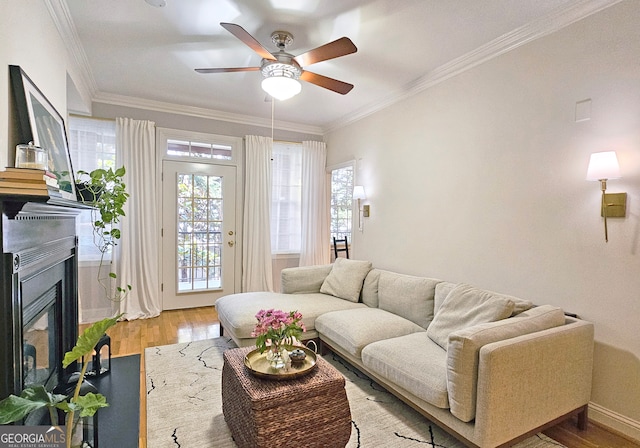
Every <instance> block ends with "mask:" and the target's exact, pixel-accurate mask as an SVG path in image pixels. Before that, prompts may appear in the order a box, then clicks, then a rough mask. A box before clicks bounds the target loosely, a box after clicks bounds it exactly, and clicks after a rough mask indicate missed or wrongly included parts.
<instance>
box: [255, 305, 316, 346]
mask: <svg viewBox="0 0 640 448" xmlns="http://www.w3.org/2000/svg"><path fill="white" fill-rule="evenodd" d="M256 319H257V320H258V323H257V324H256V327H255V329H254V330H253V331H252V332H251V337H254V338H257V339H256V347H257V348H258V349H259V350H260V353H264V352H265V350H267V347H269V346H271V347H272V348H273V349H274V350H277V348H278V347H279V346H280V345H281V344H283V343H284V342H285V340H288V343H291V341H292V338H300V335H301V334H302V333H303V332H304V331H306V328H305V326H304V322H302V314H301V313H299V312H298V311H290V312H288V313H285V312H284V311H281V310H274V309H271V310H260V311H258V314H256Z"/></svg>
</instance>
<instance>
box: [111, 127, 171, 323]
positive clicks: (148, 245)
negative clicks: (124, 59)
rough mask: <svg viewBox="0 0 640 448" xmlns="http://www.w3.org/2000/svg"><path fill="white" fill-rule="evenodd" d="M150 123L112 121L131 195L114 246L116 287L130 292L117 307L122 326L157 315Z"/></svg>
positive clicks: (152, 131) (155, 198)
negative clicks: (124, 321)
mask: <svg viewBox="0 0 640 448" xmlns="http://www.w3.org/2000/svg"><path fill="white" fill-rule="evenodd" d="M155 146H156V144H155V123H153V122H152V121H141V120H133V119H130V118H117V119H116V151H117V152H118V160H121V161H122V163H123V165H124V166H125V168H126V170H127V172H126V174H125V183H126V185H127V191H128V192H129V194H130V197H129V199H128V200H127V202H126V204H125V206H124V211H125V214H126V216H125V217H124V218H123V219H122V220H121V222H120V224H121V225H120V230H121V232H122V238H121V239H120V242H119V243H118V245H117V246H116V254H117V256H116V263H117V266H116V270H115V272H116V273H117V275H118V278H117V283H118V284H119V285H121V286H122V285H131V287H132V290H131V291H130V292H129V293H128V294H127V296H126V297H125V299H124V300H122V301H121V302H120V312H121V313H125V315H124V318H125V319H127V320H133V319H142V318H149V317H155V316H158V315H159V314H160V311H161V310H162V306H161V297H160V295H159V289H160V288H159V284H160V281H159V275H158V268H159V260H160V254H159V248H158V226H157V217H158V211H157V205H158V202H157V201H158V196H157V194H158V185H157V175H156V173H157V171H158V170H157V166H156V153H155Z"/></svg>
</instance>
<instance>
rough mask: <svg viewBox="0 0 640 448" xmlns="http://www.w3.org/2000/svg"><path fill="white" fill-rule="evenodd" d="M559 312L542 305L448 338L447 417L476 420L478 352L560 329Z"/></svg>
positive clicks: (460, 331) (561, 318)
mask: <svg viewBox="0 0 640 448" xmlns="http://www.w3.org/2000/svg"><path fill="white" fill-rule="evenodd" d="M564 322H565V317H564V313H563V311H562V310H561V309H560V308H557V307H554V306H551V305H543V306H539V307H536V308H532V309H530V310H528V311H524V312H522V313H520V314H518V315H517V316H514V317H511V318H509V319H504V320H501V321H498V322H489V323H484V324H479V325H475V326H473V327H469V328H464V329H462V330H459V331H455V332H453V333H452V334H451V335H450V336H449V345H448V349H447V391H448V393H449V407H450V408H451V413H452V414H453V415H455V416H456V417H458V418H459V419H460V420H462V421H464V422H469V421H471V420H473V419H474V418H475V416H476V397H477V392H478V365H479V362H480V349H481V348H482V347H483V346H484V345H487V344H491V343H493V342H498V341H503V340H505V339H510V338H514V337H517V336H522V335H526V334H530V333H534V332H536V331H542V330H546V329H549V328H553V327H557V326H560V325H563V324H564Z"/></svg>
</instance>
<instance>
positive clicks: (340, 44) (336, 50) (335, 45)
mask: <svg viewBox="0 0 640 448" xmlns="http://www.w3.org/2000/svg"><path fill="white" fill-rule="evenodd" d="M356 51H358V49H357V48H356V46H355V45H354V44H353V42H351V39H349V38H348V37H341V38H340V39H338V40H334V41H333V42H329V43H328V44H324V45H322V46H320V47H318V48H314V49H313V50H309V51H307V52H306V53H302V54H301V55H298V56H296V57H295V58H293V59H295V61H296V62H297V63H298V64H300V66H301V67H305V66H307V65H311V64H315V63H317V62H322V61H326V60H329V59H333V58H339V57H340V56H346V55H348V54H351V53H355V52H356Z"/></svg>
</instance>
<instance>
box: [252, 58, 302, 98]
mask: <svg viewBox="0 0 640 448" xmlns="http://www.w3.org/2000/svg"><path fill="white" fill-rule="evenodd" d="M261 71H262V76H264V79H263V80H262V90H264V91H265V92H267V93H268V94H269V95H271V96H272V97H274V98H275V99H277V100H280V101H284V100H288V99H289V98H292V97H294V96H296V95H297V94H299V93H300V92H301V91H302V85H301V84H300V81H298V78H299V77H300V75H301V74H302V70H300V68H299V67H297V66H295V65H293V64H286V63H282V62H270V63H267V64H265V65H263V66H262V69H261Z"/></svg>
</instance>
